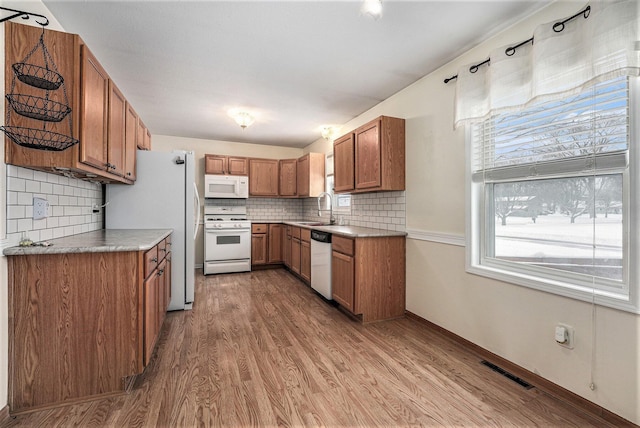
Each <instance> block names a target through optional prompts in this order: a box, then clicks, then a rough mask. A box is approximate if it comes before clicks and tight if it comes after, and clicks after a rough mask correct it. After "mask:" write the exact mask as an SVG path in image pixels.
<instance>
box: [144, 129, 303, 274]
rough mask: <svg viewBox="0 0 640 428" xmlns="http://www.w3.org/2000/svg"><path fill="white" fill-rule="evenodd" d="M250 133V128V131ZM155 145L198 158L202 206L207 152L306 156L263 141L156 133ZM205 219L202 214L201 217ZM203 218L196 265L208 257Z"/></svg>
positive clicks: (197, 178) (299, 151) (269, 157)
mask: <svg viewBox="0 0 640 428" xmlns="http://www.w3.org/2000/svg"><path fill="white" fill-rule="evenodd" d="M247 132H249V131H247ZM151 148H152V150H154V151H160V152H170V151H172V150H190V151H192V152H194V154H195V158H196V184H197V186H198V193H199V194H200V199H201V205H204V199H203V198H202V195H203V191H204V178H203V177H204V155H205V154H208V153H209V154H218V155H234V156H246V157H254V158H267V159H291V158H298V157H300V156H302V155H303V151H302V149H296V148H291V147H278V146H265V145H260V144H246V143H233V142H230V141H217V140H203V139H198V138H186V137H172V136H169V135H155V134H154V135H153V136H152V138H151ZM200 218H202V215H201V216H200ZM203 239H204V238H203V231H202V220H201V221H200V225H199V226H198V234H197V236H196V265H197V266H202V263H203V260H204V242H203Z"/></svg>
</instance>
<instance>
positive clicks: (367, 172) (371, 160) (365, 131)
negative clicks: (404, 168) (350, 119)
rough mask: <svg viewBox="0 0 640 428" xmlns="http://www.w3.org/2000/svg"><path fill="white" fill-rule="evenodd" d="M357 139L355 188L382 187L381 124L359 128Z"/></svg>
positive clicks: (377, 122)
mask: <svg viewBox="0 0 640 428" xmlns="http://www.w3.org/2000/svg"><path fill="white" fill-rule="evenodd" d="M355 139H356V141H355V158H356V175H355V188H356V189H367V188H371V187H380V186H381V185H382V182H381V177H382V172H381V169H380V156H381V152H380V150H381V149H380V122H379V121H375V122H373V123H371V124H370V125H368V126H366V127H362V128H358V129H357V130H356V133H355ZM334 156H335V155H334Z"/></svg>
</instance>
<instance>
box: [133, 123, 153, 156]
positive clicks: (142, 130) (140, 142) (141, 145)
mask: <svg viewBox="0 0 640 428" xmlns="http://www.w3.org/2000/svg"><path fill="white" fill-rule="evenodd" d="M137 134H138V135H137V137H136V144H137V146H138V149H140V150H151V148H150V147H147V127H146V126H145V125H144V122H143V121H142V119H140V118H139V119H138V129H137Z"/></svg>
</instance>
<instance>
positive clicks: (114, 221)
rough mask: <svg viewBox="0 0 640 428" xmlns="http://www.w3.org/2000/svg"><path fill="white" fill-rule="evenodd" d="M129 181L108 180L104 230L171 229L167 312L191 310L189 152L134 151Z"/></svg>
mask: <svg viewBox="0 0 640 428" xmlns="http://www.w3.org/2000/svg"><path fill="white" fill-rule="evenodd" d="M136 164H137V165H136V167H137V168H136V178H137V179H136V181H135V184H133V185H126V184H107V185H106V193H105V202H106V204H107V205H106V207H105V225H106V226H105V227H106V228H107V229H173V235H172V236H171V254H172V257H171V302H169V310H170V311H174V310H183V309H191V307H192V305H193V299H194V287H195V283H194V281H195V272H194V270H195V238H196V233H197V230H198V223H199V222H200V218H199V216H200V198H199V195H198V190H197V188H196V182H195V159H194V155H193V152H185V151H174V152H171V153H166V152H152V151H143V150H138V152H137V158H136Z"/></svg>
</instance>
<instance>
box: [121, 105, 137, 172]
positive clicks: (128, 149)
mask: <svg viewBox="0 0 640 428" xmlns="http://www.w3.org/2000/svg"><path fill="white" fill-rule="evenodd" d="M124 123H125V131H124V176H125V178H128V179H129V180H133V181H135V179H136V150H137V148H138V143H137V138H138V114H137V113H136V111H135V110H134V109H133V107H131V105H129V104H128V103H127V110H126V114H125V119H124Z"/></svg>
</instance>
